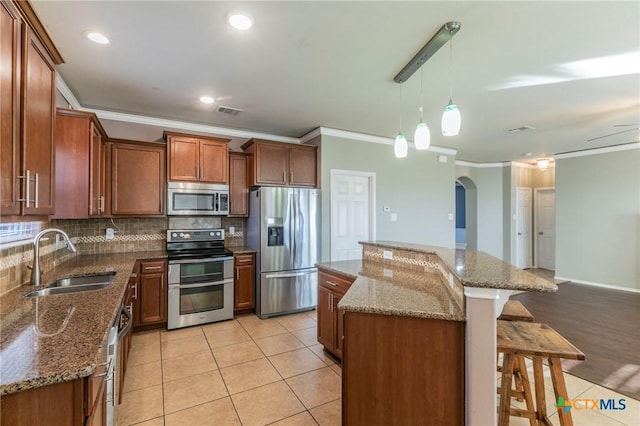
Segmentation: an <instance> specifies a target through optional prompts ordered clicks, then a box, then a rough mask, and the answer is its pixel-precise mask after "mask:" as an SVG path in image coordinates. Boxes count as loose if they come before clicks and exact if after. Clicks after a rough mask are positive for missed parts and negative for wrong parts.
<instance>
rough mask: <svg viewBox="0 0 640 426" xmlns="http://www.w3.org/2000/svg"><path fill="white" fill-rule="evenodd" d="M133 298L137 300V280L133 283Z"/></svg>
mask: <svg viewBox="0 0 640 426" xmlns="http://www.w3.org/2000/svg"><path fill="white" fill-rule="evenodd" d="M133 298H134V299H136V300H138V282H137V281H136V282H135V283H134V284H133Z"/></svg>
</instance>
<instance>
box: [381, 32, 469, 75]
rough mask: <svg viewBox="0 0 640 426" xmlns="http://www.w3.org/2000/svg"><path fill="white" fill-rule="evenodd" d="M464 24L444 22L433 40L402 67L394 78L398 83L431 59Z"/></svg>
mask: <svg viewBox="0 0 640 426" xmlns="http://www.w3.org/2000/svg"><path fill="white" fill-rule="evenodd" d="M461 26H462V24H460V22H457V21H451V22H447V23H446V24H444V25H443V26H442V27H441V28H440V29H439V30H438V32H437V33H436V34H435V35H434V36H433V37H431V40H429V41H428V42H427V44H425V45H424V46H423V47H422V49H420V51H419V52H418V53H416V55H415V56H414V57H413V59H411V60H410V61H409V63H407V65H405V66H404V68H402V71H400V72H399V73H398V75H396V76H395V77H394V78H393V81H395V82H396V83H399V84H402V83H404V82H406V81H407V80H409V78H410V77H411V76H412V75H413V73H415V72H416V71H418V70H419V69H420V67H421V66H422V65H423V64H424V63H425V62H427V61H428V60H429V58H431V57H432V56H433V55H434V54H435V53H436V52H437V51H438V50H440V48H441V47H442V46H444V45H445V44H446V43H447V42H448V41H449V40H451V39H452V38H453V36H454V35H456V33H457V32H458V31H459V30H460V27H461Z"/></svg>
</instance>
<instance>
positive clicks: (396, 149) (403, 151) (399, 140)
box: [393, 132, 409, 158]
mask: <svg viewBox="0 0 640 426" xmlns="http://www.w3.org/2000/svg"><path fill="white" fill-rule="evenodd" d="M408 150H409V145H408V144H407V139H406V138H405V137H404V135H403V134H402V132H399V133H398V136H396V140H395V142H394V143H393V153H394V154H395V155H396V158H404V157H406V156H407V151H408Z"/></svg>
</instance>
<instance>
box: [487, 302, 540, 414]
mask: <svg viewBox="0 0 640 426" xmlns="http://www.w3.org/2000/svg"><path fill="white" fill-rule="evenodd" d="M498 320H502V321H527V322H533V315H532V314H531V312H529V310H527V308H525V307H524V305H523V304H522V303H520V302H518V301H517V300H508V301H507V303H506V304H505V305H504V307H503V308H502V313H501V314H500V316H499V317H498ZM498 357H499V356H498ZM498 361H499V360H498V359H496V362H498ZM498 372H502V367H501V366H500V365H498ZM513 378H514V380H515V389H514V390H512V391H511V395H512V396H514V397H515V398H516V400H518V401H525V402H527V401H528V402H531V398H528V399H527V398H526V395H525V392H526V391H529V392H530V389H531V388H530V387H529V377H528V375H527V368H526V364H525V361H524V357H522V356H518V357H517V359H516V365H515V367H514V370H513ZM525 381H526V383H527V386H526V387H525V385H524V384H523V382H525ZM498 393H499V392H498ZM528 408H529V407H528ZM531 426H534V425H531Z"/></svg>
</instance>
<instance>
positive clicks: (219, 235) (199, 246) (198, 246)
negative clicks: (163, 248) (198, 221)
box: [167, 229, 233, 259]
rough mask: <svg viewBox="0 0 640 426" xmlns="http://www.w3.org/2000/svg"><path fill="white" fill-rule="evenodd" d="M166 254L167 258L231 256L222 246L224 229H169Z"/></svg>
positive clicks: (231, 253)
mask: <svg viewBox="0 0 640 426" xmlns="http://www.w3.org/2000/svg"><path fill="white" fill-rule="evenodd" d="M167 254H168V257H169V259H204V258H216V257H228V256H233V252H231V251H229V250H227V249H225V248H224V229H169V230H167Z"/></svg>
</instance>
